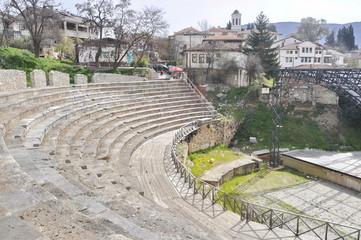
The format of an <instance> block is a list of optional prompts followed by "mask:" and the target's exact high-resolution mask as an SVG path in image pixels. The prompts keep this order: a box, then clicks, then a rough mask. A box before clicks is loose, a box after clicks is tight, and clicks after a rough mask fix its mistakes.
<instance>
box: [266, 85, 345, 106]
mask: <svg viewBox="0 0 361 240" xmlns="http://www.w3.org/2000/svg"><path fill="white" fill-rule="evenodd" d="M271 95H272V90H271V91H270V93H266V94H262V96H261V100H262V101H263V102H265V103H268V104H270V103H271ZM281 100H282V104H283V105H284V106H287V105H289V104H295V105H297V104H301V105H302V104H306V105H310V106H316V105H319V104H322V105H338V100H339V97H338V96H337V94H336V93H335V92H333V91H331V90H329V89H327V88H325V87H322V86H319V85H313V86H293V87H283V88H282V99H281Z"/></svg>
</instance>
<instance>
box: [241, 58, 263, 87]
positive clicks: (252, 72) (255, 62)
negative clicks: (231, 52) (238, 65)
mask: <svg viewBox="0 0 361 240" xmlns="http://www.w3.org/2000/svg"><path fill="white" fill-rule="evenodd" d="M245 65H246V71H247V75H248V78H249V81H250V83H255V81H256V79H257V75H259V74H261V73H263V72H264V69H263V67H262V64H261V59H260V58H259V56H258V55H256V54H249V55H248V56H247V59H246V62H245Z"/></svg>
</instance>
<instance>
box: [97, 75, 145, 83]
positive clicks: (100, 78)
mask: <svg viewBox="0 0 361 240" xmlns="http://www.w3.org/2000/svg"><path fill="white" fill-rule="evenodd" d="M143 80H145V78H143V77H137V76H128V75H121V74H114V73H94V75H93V77H92V82H93V83H112V82H121V81H123V82H127V81H143Z"/></svg>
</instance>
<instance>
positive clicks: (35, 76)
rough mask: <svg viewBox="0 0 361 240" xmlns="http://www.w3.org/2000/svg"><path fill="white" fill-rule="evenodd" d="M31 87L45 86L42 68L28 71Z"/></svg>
mask: <svg viewBox="0 0 361 240" xmlns="http://www.w3.org/2000/svg"><path fill="white" fill-rule="evenodd" d="M30 81H31V87H35V88H41V87H46V75H45V72H44V71H43V70H38V69H35V70H34V71H32V72H31V73H30Z"/></svg>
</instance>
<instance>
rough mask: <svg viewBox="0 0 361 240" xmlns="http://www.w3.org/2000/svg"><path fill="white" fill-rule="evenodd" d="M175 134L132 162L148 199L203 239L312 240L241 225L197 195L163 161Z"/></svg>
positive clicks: (158, 140)
mask: <svg viewBox="0 0 361 240" xmlns="http://www.w3.org/2000/svg"><path fill="white" fill-rule="evenodd" d="M173 134H174V132H170V133H167V134H163V135H161V136H158V137H156V138H154V139H151V140H149V141H147V142H146V143H145V144H143V145H142V146H141V147H139V148H138V149H137V150H136V151H135V152H134V154H133V156H132V158H131V162H130V165H131V169H132V173H133V174H134V175H135V176H137V175H138V180H139V182H140V185H141V186H142V188H143V189H144V194H145V195H144V196H145V197H147V198H149V199H151V200H153V201H154V202H156V203H157V204H158V205H160V206H162V207H164V208H167V209H168V210H169V211H171V212H173V213H174V214H177V215H182V216H183V217H184V218H185V219H187V220H188V221H189V222H190V223H191V225H194V226H197V227H198V228H199V229H200V231H202V232H203V234H204V236H205V238H202V239H312V238H309V237H303V238H297V237H295V236H294V235H293V234H291V233H290V232H288V231H284V230H281V229H275V230H272V231H270V230H268V228H267V227H266V226H265V225H261V224H257V223H254V222H250V223H246V222H244V221H240V217H239V216H238V215H236V214H234V213H232V212H229V211H223V209H222V208H221V207H220V206H219V205H212V204H210V202H209V201H207V199H206V200H203V199H202V198H201V196H200V195H194V194H193V190H192V189H189V188H188V185H187V184H185V183H184V181H183V180H182V179H180V178H179V175H178V174H177V173H176V172H175V169H174V167H173V163H172V162H170V160H169V159H167V158H165V159H163V158H162V157H161V156H162V155H163V154H161V153H164V151H165V150H166V146H167V145H169V143H170V141H171V139H172V136H173ZM167 173H168V176H167Z"/></svg>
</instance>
